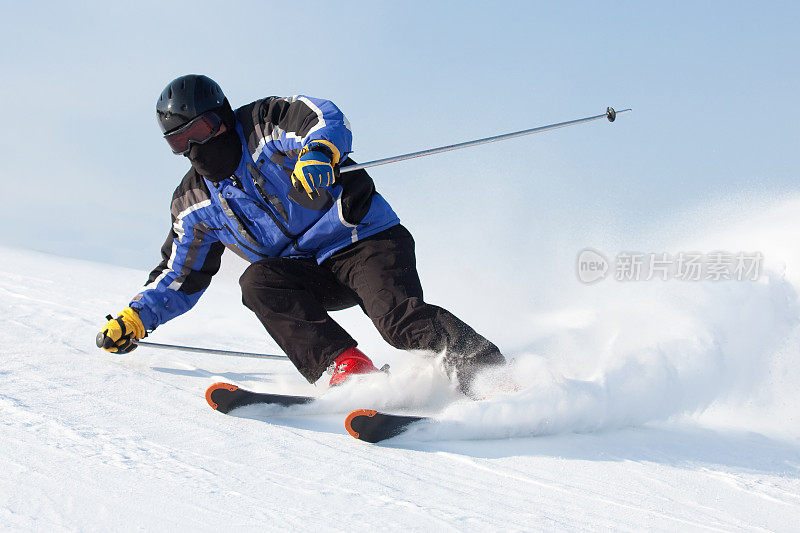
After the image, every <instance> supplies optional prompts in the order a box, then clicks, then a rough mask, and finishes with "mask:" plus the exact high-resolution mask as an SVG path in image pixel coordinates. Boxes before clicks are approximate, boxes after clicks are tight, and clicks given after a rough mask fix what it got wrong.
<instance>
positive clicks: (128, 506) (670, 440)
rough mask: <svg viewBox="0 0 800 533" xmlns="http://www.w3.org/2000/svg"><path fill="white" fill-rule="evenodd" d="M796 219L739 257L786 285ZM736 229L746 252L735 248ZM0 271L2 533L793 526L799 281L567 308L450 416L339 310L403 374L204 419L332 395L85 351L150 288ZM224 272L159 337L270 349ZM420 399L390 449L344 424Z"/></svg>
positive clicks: (777, 216) (421, 375)
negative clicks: (490, 391) (230, 399)
mask: <svg viewBox="0 0 800 533" xmlns="http://www.w3.org/2000/svg"><path fill="white" fill-rule="evenodd" d="M798 207H800V206H798V205H787V206H783V207H782V208H780V209H778V208H776V209H775V210H773V211H771V212H770V214H769V216H768V217H766V218H764V219H763V220H761V222H760V224H761V225H760V226H758V224H756V227H760V228H761V230H762V231H761V232H760V233H759V231H756V232H755V234H754V236H753V237H752V238H753V241H752V242H758V245H757V246H750V247H749V248H742V247H741V246H740V247H739V249H749V250H753V249H761V250H762V251H764V253H765V255H766V256H767V257H775V253H773V254H772V256H770V255H769V254H770V252H775V250H779V251H780V253H779V254H778V255H781V254H783V256H781V257H779V258H778V259H779V260H778V261H777V262H778V263H780V264H783V265H784V267H786V264H787V263H786V261H791V260H792V258H795V259H796V258H797V257H798V256H799V255H800V254H797V253H795V252H794V250H795V249H800V245H798V244H797V243H798V242H800V240H797V235H796V231H795V232H791V231H789V230H785V231H784V230H781V231H783V233H781V232H780V231H778V229H779V228H785V227H787V226H786V225H785V224H784V222H785V221H787V220H790V219H792V218H793V215H792V213H796V212H797V209H798ZM764 232H766V233H768V234H769V235H770V236H772V237H774V238H773V239H772V240H771V241H769V242H767V241H766V240H765V239H764V235H765V233H764ZM735 233H736V235H737V238H738V239H739V240H736V241H732V243H733V245H735V246H739V245H744V244H746V242H747V241H746V240H745V241H742V240H741V239H743V238H744V239H746V238H747V235H746V233H745V232H735ZM713 242H714V243H715V244H716V245H719V246H721V247H725V246H728V244H729V243H728V242H726V240H725V238H724V237H720V236H714V239H713ZM792 243H794V244H792ZM787 246H789V247H790V248H791V250H789V251H788V252H787V248H786V247H787ZM770 247H772V248H770ZM695 249H703V247H702V243H699V244H698V247H697V248H695ZM0 258H2V261H0V356H1V357H2V365H0V384H1V386H0V444H1V445H0V471H2V472H3V473H2V475H0V524H2V528H3V529H11V530H40V531H44V530H47V531H59V530H84V531H108V530H141V529H145V530H198V531H205V530H208V531H212V530H219V528H225V530H231V529H236V530H264V529H269V530H273V529H278V528H290V529H292V530H342V531H351V530H371V529H374V528H377V527H381V528H384V529H388V530H401V529H403V530H405V529H411V530H426V531H427V530H433V529H436V530H471V531H479V530H480V531H484V530H542V529H546V530H584V529H587V530H601V529H613V530H623V531H624V530H643V529H650V530H669V531H678V530H680V531H685V530H715V531H730V530H737V529H747V530H773V531H793V530H795V531H796V528H797V524H798V523H800V439H798V437H800V427H799V425H798V420H797V418H796V413H797V409H798V405H800V402H798V397H797V387H796V383H797V381H796V379H795V378H796V377H797V376H798V363H797V361H796V354H797V346H798V344H797V338H798V336H797V325H796V324H797V302H796V291H795V287H796V286H797V281H798V280H797V279H796V278H795V277H794V276H796V273H793V271H792V269H791V268H790V267H786V268H785V270H784V272H782V273H781V272H777V271H778V270H780V265H777V266H776V264H771V265H770V268H771V269H772V270H771V273H770V274H769V276H767V277H765V279H764V280H762V282H759V283H749V284H742V283H728V284H724V283H723V284H708V283H705V284H702V283H698V284H685V285H682V286H680V287H679V288H677V289H676V285H674V284H673V285H668V284H639V285H636V286H635V287H634V286H632V285H629V286H625V287H623V286H621V285H619V284H617V285H614V286H612V285H611V284H608V285H605V286H603V287H597V288H596V290H595V291H594V292H592V293H591V295H592V297H591V298H587V297H586V295H585V294H586V293H583V296H581V298H579V299H577V298H573V299H570V297H569V295H565V302H566V303H565V306H564V309H563V310H562V311H561V312H559V313H549V314H547V316H539V317H538V318H537V317H536V316H534V315H531V316H530V317H527V318H526V320H528V321H529V323H530V327H531V330H532V331H534V330H535V335H533V333H532V337H533V336H535V337H536V339H539V342H538V343H534V344H536V350H534V349H531V353H527V352H526V351H522V352H521V353H517V354H514V355H516V356H517V361H516V363H515V365H514V370H515V374H516V376H517V378H518V380H521V381H523V382H524V383H525V384H526V385H527V388H526V389H525V390H523V391H522V392H519V393H516V394H513V395H508V396H503V395H500V396H497V397H495V398H494V399H492V400H491V401H488V402H480V403H472V402H469V401H463V400H461V399H460V398H459V396H458V395H457V394H456V393H455V392H453V391H452V390H451V389H449V388H448V384H447V382H446V381H444V380H443V378H442V377H441V375H440V374H439V373H438V371H437V370H436V367H435V365H433V364H432V363H430V362H428V361H427V360H425V359H422V358H419V357H416V356H411V355H405V354H400V353H399V352H396V351H393V350H391V349H388V348H382V349H381V348H376V347H378V346H380V341H379V340H378V339H377V336H376V335H375V334H374V332H372V331H371V329H370V327H369V323H368V322H367V321H365V320H363V319H361V318H360V317H358V313H357V312H356V311H353V312H350V311H348V312H346V313H344V314H343V315H340V316H342V320H343V321H344V322H346V324H347V326H348V328H350V329H352V330H354V331H355V332H356V333H357V334H358V335H359V338H365V339H366V341H365V342H366V343H367V345H368V346H370V348H371V350H372V351H371V353H372V354H373V355H375V358H376V359H380V360H379V361H378V362H379V363H380V362H384V360H385V361H389V362H391V363H392V367H393V374H392V375H391V376H390V377H384V376H375V377H370V378H364V379H363V380H362V381H361V382H360V383H355V384H351V385H347V386H345V387H343V388H342V389H339V390H335V391H330V392H329V393H327V394H325V399H324V401H323V402H321V403H320V404H319V405H317V406H314V407H312V408H305V407H304V408H298V409H296V410H294V411H281V412H269V411H268V410H266V409H263V408H258V407H250V408H246V409H243V410H241V412H240V413H239V414H240V415H241V416H239V417H232V416H224V415H222V414H220V413H217V412H214V411H212V410H211V409H210V408H209V407H208V406H207V404H206V402H205V399H204V397H203V392H204V390H205V388H206V387H207V386H208V385H210V384H211V383H213V382H215V381H229V382H234V383H237V384H239V385H242V386H246V387H248V388H252V389H255V390H269V391H280V392H288V393H306V394H316V395H320V394H323V393H325V392H326V391H325V388H324V387H319V388H315V387H313V386H311V385H308V384H306V383H305V382H304V381H303V380H302V379H301V378H300V377H299V376H298V375H297V374H296V372H295V371H294V369H293V368H292V367H291V365H290V364H289V363H288V362H285V361H259V360H252V359H239V358H225V357H213V356H204V355H199V354H189V353H179V352H162V351H156V350H152V349H145V348H141V349H139V350H137V351H136V352H134V353H133V354H131V355H128V356H112V355H109V354H106V353H105V352H103V351H101V350H98V349H97V348H96V347H95V346H94V336H95V334H96V332H97V329H98V326H99V325H101V324H102V322H103V318H102V317H103V315H105V314H106V313H108V312H116V311H118V310H119V308H120V306H121V305H123V304H124V303H125V302H127V301H128V299H129V298H130V296H131V295H132V294H134V293H135V291H136V290H137V288H138V286H139V284H140V283H141V281H142V280H143V279H144V278H145V277H146V274H145V273H143V272H140V271H135V270H127V269H122V268H119V267H112V266H108V265H101V264H95V263H88V262H82V261H79V260H72V259H63V258H58V257H54V256H48V255H44V254H40V253H36V252H29V251H22V250H14V249H7V248H0ZM781 261H783V263H781ZM793 264H794V265H797V263H796V262H795V263H793ZM226 268H227V269H228V271H230V272H228V273H227V274H226V272H223V273H221V275H220V277H219V279H218V280H215V283H214V284H213V285H212V288H211V289H210V290H209V293H208V294H207V295H206V296H205V297H204V298H203V300H202V301H201V303H200V304H199V305H198V307H197V308H196V309H195V310H193V311H192V312H191V313H189V314H187V315H185V316H183V317H180V318H179V319H177V320H175V321H174V322H172V323H170V324H168V325H166V326H164V327H163V328H161V329H159V331H158V332H157V335H155V336H154V338H153V339H152V340H153V341H156V342H173V341H174V342H182V343H189V344H195V345H207V346H216V347H222V348H230V349H244V350H249V351H258V350H262V351H275V350H276V348H275V347H274V345H272V344H271V342H269V341H268V339H267V338H266V335H265V334H264V333H263V330H262V329H261V326H260V325H259V324H258V322H257V321H256V319H255V318H254V317H252V316H250V314H249V312H248V311H247V310H245V309H244V308H242V306H241V304H240V303H239V301H240V296H239V292H238V286H237V284H236V278H235V276H236V272H235V271H236V270H237V269H239V268H240V265H238V264H236V263H231V264H228V265H227V266H226ZM643 293H644V294H643ZM572 304H574V305H572ZM348 313H349V314H348ZM212 323H213V324H215V326H214V327H210V324H212ZM656 325H657V326H658V327H656ZM542 339H545V340H542ZM500 341H501V343H502V339H500ZM376 352H377V353H376ZM487 381H490V380H488V379H487ZM411 404H413V407H414V411H419V410H422V411H425V412H430V413H433V414H435V415H436V416H437V417H439V419H440V420H441V423H440V424H438V425H436V426H432V427H427V428H421V429H419V430H418V431H414V432H411V433H410V434H409V435H406V436H404V437H401V438H398V439H394V440H392V441H389V442H388V443H386V444H385V445H381V446H374V445H368V444H365V443H362V442H359V441H356V440H354V439H352V438H351V437H350V436H348V435H347V434H346V433H345V431H344V427H343V419H344V414H345V413H346V412H347V410H348V409H350V408H362V407H364V408H366V407H381V408H386V409H395V408H399V407H401V406H403V405H411ZM750 429H756V430H758V433H755V432H752V431H750Z"/></svg>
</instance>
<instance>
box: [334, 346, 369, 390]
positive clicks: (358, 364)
mask: <svg viewBox="0 0 800 533" xmlns="http://www.w3.org/2000/svg"><path fill="white" fill-rule="evenodd" d="M372 372H380V370H378V369H377V368H375V365H373V364H372V361H371V360H370V358H369V357H367V356H366V355H364V353H363V352H362V351H361V350H359V349H358V348H356V347H355V346H353V347H352V348H348V349H347V350H345V351H343V352H342V353H341V354H340V355H339V357H337V358H336V359H334V360H333V375H332V376H331V382H330V386H331V387H333V386H335V385H341V384H342V383H344V382H345V381H346V380H347V378H349V377H350V376H351V375H352V374H371V373H372Z"/></svg>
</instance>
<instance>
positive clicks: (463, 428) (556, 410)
mask: <svg viewBox="0 0 800 533" xmlns="http://www.w3.org/2000/svg"><path fill="white" fill-rule="evenodd" d="M725 212H726V210H725V209H724V207H720V208H718V209H717V210H715V211H714V212H713V213H706V214H705V217H706V218H708V219H709V220H719V219H720V218H724V216H723V215H721V214H720V213H725ZM797 212H800V202H797V201H793V202H786V203H784V204H782V205H778V206H772V207H769V208H767V209H764V210H763V211H762V212H761V213H759V214H751V216H749V217H748V219H747V220H746V221H736V220H734V221H729V222H728V224H727V225H726V229H725V230H720V231H706V234H704V235H700V236H697V235H694V236H693V235H688V236H685V237H683V238H679V239H676V240H675V242H676V243H677V244H669V245H668V246H669V248H668V250H706V251H711V250H732V251H748V252H753V251H760V252H761V253H763V255H764V258H765V259H764V265H763V270H762V276H761V277H760V279H759V280H758V281H719V282H708V281H707V282H680V281H675V280H670V281H663V282H662V281H649V282H645V281H641V282H627V283H624V282H617V281H613V280H606V281H604V282H603V284H600V285H597V286H593V287H590V288H586V287H581V291H580V292H577V291H575V292H573V293H571V294H570V293H569V292H565V297H564V300H563V305H562V307H561V308H560V309H553V310H550V311H548V312H546V313H540V314H537V315H534V316H531V317H529V322H528V324H530V326H531V329H532V331H535V337H536V338H537V339H538V340H537V342H536V343H533V347H532V348H531V349H529V350H525V351H524V352H523V353H518V354H515V360H514V362H513V364H512V365H511V366H510V367H509V368H508V369H507V370H504V371H502V372H495V373H486V374H484V375H483V376H482V377H481V380H480V382H479V386H480V387H482V388H483V390H485V391H486V393H487V394H489V393H490V392H491V391H492V390H494V388H495V387H496V386H497V384H498V383H503V382H507V381H508V379H509V376H511V377H512V378H513V379H514V380H515V381H516V382H517V383H518V384H519V385H520V386H522V387H523V390H521V391H519V392H516V393H512V394H500V395H496V396H493V397H492V398H491V399H489V400H486V401H482V402H469V401H457V402H454V403H451V404H449V405H448V406H447V407H445V408H444V409H443V410H442V411H440V412H439V413H438V414H437V415H436V418H437V419H438V420H439V422H440V423H439V424H436V425H433V426H428V427H420V428H419V429H418V430H416V431H411V432H409V433H408V434H407V435H406V436H405V437H404V438H409V439H420V440H426V439H429V438H435V439H443V438H447V439H475V438H486V439H491V438H506V437H522V436H535V435H544V434H553V433H563V432H590V431H597V430H603V429H613V428H620V427H625V426H636V425H642V424H646V423H648V422H652V421H659V420H665V419H669V418H674V417H677V416H693V417H699V418H701V419H703V418H705V419H707V420H710V419H713V420H712V422H714V423H717V422H720V421H724V422H725V423H726V424H729V425H733V426H738V427H743V428H748V429H758V430H761V431H766V432H776V433H784V434H793V435H797V434H800V420H798V419H797V418H796V416H795V413H797V412H798V409H800V398H798V392H797V387H796V383H797V379H798V378H800V369H798V366H800V365H798V363H797V362H796V354H797V348H798V346H800V342H798V339H800V328H798V315H799V314H800V306H799V305H798V296H797V295H798V287H800V275H799V273H798V272H797V270H796V269H797V265H799V264H800V228H798V225H797V224H796V223H795V220H796V213H797ZM701 218H702V217H701ZM700 227H702V224H700ZM708 227H715V228H718V227H720V225H719V224H716V225H714V226H708ZM712 414H713V416H712Z"/></svg>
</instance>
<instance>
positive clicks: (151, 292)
mask: <svg viewBox="0 0 800 533" xmlns="http://www.w3.org/2000/svg"><path fill="white" fill-rule="evenodd" d="M235 115H236V131H237V133H238V134H239V138H240V140H241V142H242V147H243V149H242V158H241V161H240V162H239V166H238V168H237V169H236V171H235V172H234V174H233V175H232V176H230V177H229V178H227V179H224V180H221V181H219V182H213V181H210V180H208V179H206V178H204V177H203V176H201V175H200V174H198V173H197V172H196V171H195V170H194V169H191V170H190V171H189V172H188V173H187V174H186V176H184V178H183V180H182V181H181V183H180V185H179V186H178V188H177V189H176V190H175V194H174V195H173V198H172V205H171V213H172V227H171V228H170V232H169V235H168V236H167V240H166V242H165V243H164V246H163V247H162V249H161V256H162V261H161V263H160V264H159V265H158V266H157V267H156V268H155V269H154V270H153V271H152V272H151V274H150V278H149V279H148V282H147V284H146V285H145V287H144V290H143V291H142V292H140V293H139V294H137V295H136V296H135V297H134V299H133V301H131V303H130V306H131V307H132V308H134V309H136V310H137V311H138V313H139V317H140V318H141V320H142V322H143V324H144V326H145V328H146V329H147V330H148V331H152V330H154V329H155V328H156V327H158V326H159V325H160V324H163V323H164V322H167V321H168V320H170V319H172V318H174V317H176V316H178V315H180V314H182V313H185V312H186V311H188V310H189V309H191V308H192V307H193V306H194V305H195V304H196V303H197V301H198V300H199V299H200V296H201V295H202V294H203V292H204V291H205V289H206V288H207V287H208V285H209V283H210V282H211V277H212V276H213V275H214V274H216V272H217V271H218V270H219V267H220V259H221V256H222V252H223V251H224V249H225V248H229V249H230V250H231V251H233V252H234V253H236V254H237V255H239V256H241V257H243V258H244V259H246V260H247V261H250V262H255V261H259V260H261V259H265V258H270V257H286V258H315V259H316V260H317V262H318V263H322V262H323V261H324V260H325V259H327V258H329V257H330V256H331V255H332V254H334V253H335V252H336V251H337V250H340V249H342V248H344V247H346V246H348V245H350V244H352V243H354V242H357V241H358V240H359V239H363V238H365V237H368V236H370V235H374V234H376V233H379V232H381V231H383V230H385V229H388V228H390V227H392V226H394V225H396V224H398V223H399V222H400V220H399V219H398V217H397V215H396V214H395V212H394V211H393V210H392V208H391V207H390V206H389V204H388V202H386V200H384V199H383V197H382V196H381V195H380V194H378V193H377V192H376V191H375V187H374V184H373V182H372V179H371V178H370V177H369V175H368V174H367V173H366V172H365V171H363V170H360V171H355V172H348V173H345V174H341V175H340V176H339V177H338V178H337V180H336V182H335V183H334V184H333V185H331V186H329V187H325V188H323V189H320V192H321V194H320V195H319V196H318V197H317V198H314V199H313V200H312V199H310V198H309V197H308V195H307V194H306V193H305V192H300V191H298V190H297V189H295V188H294V187H292V184H291V174H292V171H293V169H294V165H295V162H296V161H297V156H298V154H299V152H300V150H301V149H302V148H303V147H304V146H305V145H306V144H307V143H309V142H310V141H313V140H318V139H324V140H326V141H329V142H331V143H333V144H334V145H335V146H336V147H337V148H338V149H339V152H340V153H341V154H342V159H343V162H342V166H347V165H349V164H353V162H352V161H351V160H349V159H346V156H345V154H348V153H349V152H351V151H352V133H351V132H350V127H349V124H348V122H347V119H346V118H345V116H344V115H343V114H342V112H341V111H340V110H339V108H338V107H336V106H335V105H334V104H333V103H332V102H330V101H327V100H320V99H317V98H311V97H308V96H302V95H298V96H292V97H287V98H279V97H269V98H264V99H262V100H257V101H256V102H253V103H251V104H248V105H246V106H243V107H240V108H238V109H237V110H236V112H235Z"/></svg>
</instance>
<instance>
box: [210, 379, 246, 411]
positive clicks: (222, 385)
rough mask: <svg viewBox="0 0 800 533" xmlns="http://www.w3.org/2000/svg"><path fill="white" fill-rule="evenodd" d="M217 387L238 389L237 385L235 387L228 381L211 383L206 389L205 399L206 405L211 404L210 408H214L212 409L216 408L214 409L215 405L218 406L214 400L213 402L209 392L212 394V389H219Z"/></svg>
mask: <svg viewBox="0 0 800 533" xmlns="http://www.w3.org/2000/svg"><path fill="white" fill-rule="evenodd" d="M219 389H226V390H229V391H231V392H233V391H235V390H238V389H239V387H237V386H236V385H231V384H230V383H214V384H213V385H211V386H210V387H209V388H207V389H206V401H207V402H208V405H210V406H211V408H212V409H214V410H216V409H217V407H219V406H218V405H217V403H216V402H215V401H214V400H213V399H212V398H211V394H212V393H213V392H214V391H217V390H219Z"/></svg>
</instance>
